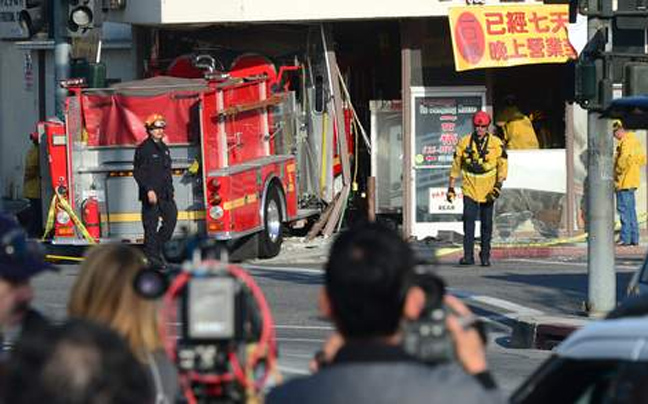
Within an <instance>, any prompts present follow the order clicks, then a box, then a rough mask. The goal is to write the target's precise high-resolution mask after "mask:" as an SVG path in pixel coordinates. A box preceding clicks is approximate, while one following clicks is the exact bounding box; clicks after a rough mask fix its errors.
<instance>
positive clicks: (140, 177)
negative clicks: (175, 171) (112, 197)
mask: <svg viewBox="0 0 648 404" xmlns="http://www.w3.org/2000/svg"><path fill="white" fill-rule="evenodd" d="M133 166H134V167H135V169H134V171H133V175H134V176H135V180H136V181H137V185H138V186H139V199H140V201H146V200H148V198H147V196H146V194H147V193H148V191H155V194H156V195H157V197H158V198H159V199H166V200H169V199H173V179H172V178H171V152H170V151H169V147H168V146H167V145H166V144H164V142H162V141H159V142H155V141H154V140H153V139H151V138H150V137H148V138H147V139H146V140H145V141H143V142H142V143H140V145H139V146H137V149H136V150H135V160H134V162H133Z"/></svg>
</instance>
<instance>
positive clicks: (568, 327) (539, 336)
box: [510, 315, 592, 350]
mask: <svg viewBox="0 0 648 404" xmlns="http://www.w3.org/2000/svg"><path fill="white" fill-rule="evenodd" d="M591 321H592V320H590V319H588V318H584V317H575V316H574V317H556V316H544V315H541V316H520V317H518V318H517V319H515V323H514V325H513V330H512V332H511V341H510V344H511V347H512V348H520V349H543V350H551V349H553V348H554V347H555V346H556V345H558V344H559V343H560V342H562V341H563V340H564V339H565V338H567V337H568V336H569V335H570V334H571V333H572V332H574V331H576V330H577V329H579V328H581V327H583V326H585V325H587V324H589V323H590V322H591Z"/></svg>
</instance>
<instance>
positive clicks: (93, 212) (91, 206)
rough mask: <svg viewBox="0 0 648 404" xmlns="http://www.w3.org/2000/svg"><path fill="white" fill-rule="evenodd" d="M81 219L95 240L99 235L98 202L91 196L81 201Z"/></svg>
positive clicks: (97, 239)
mask: <svg viewBox="0 0 648 404" xmlns="http://www.w3.org/2000/svg"><path fill="white" fill-rule="evenodd" d="M81 220H83V224H84V225H85V227H86V229H87V230H88V233H89V234H90V236H91V237H92V238H94V239H95V241H99V237H100V236H101V219H100V215H99V202H98V201H97V198H95V197H93V196H91V197H89V198H87V199H86V200H84V201H83V202H82V203H81Z"/></svg>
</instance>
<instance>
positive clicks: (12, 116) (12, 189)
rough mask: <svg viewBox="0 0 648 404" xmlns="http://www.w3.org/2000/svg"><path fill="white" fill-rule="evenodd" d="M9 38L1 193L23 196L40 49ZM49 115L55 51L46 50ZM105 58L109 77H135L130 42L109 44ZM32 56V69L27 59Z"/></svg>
mask: <svg viewBox="0 0 648 404" xmlns="http://www.w3.org/2000/svg"><path fill="white" fill-rule="evenodd" d="M22 44H23V45H21V44H19V43H16V42H9V41H0V54H2V57H1V58H0V106H2V107H1V108H0V184H2V189H0V195H2V196H6V197H10V198H19V197H21V196H22V182H23V172H24V161H23V160H24V157H25V155H26V153H27V150H28V148H29V140H28V137H27V135H28V134H29V133H30V132H32V131H34V130H35V129H36V123H37V122H38V120H39V99H38V98H39V83H38V50H35V49H25V46H27V47H28V45H24V43H22ZM43 52H44V54H45V69H46V71H45V80H44V85H45V105H46V116H47V117H50V116H53V114H54V52H53V49H52V46H51V45H49V46H48V49H45V50H44V51H43ZM103 54H104V57H103V61H104V62H105V63H106V70H107V77H108V78H118V79H121V80H122V81H127V80H132V79H134V78H135V67H134V66H135V63H134V60H135V59H134V56H133V54H132V52H131V49H130V44H129V43H128V44H124V43H122V44H118V45H110V44H107V45H106V46H105V47H104V53H103ZM29 58H31V61H32V64H31V70H30V69H29V68H28V63H26V61H28V60H29Z"/></svg>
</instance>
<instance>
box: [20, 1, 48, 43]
mask: <svg viewBox="0 0 648 404" xmlns="http://www.w3.org/2000/svg"><path fill="white" fill-rule="evenodd" d="M48 3H49V2H48V1H47V0H27V1H26V2H25V8H24V9H22V10H20V12H19V13H18V24H19V25H20V27H21V28H22V30H23V32H24V33H25V34H27V37H28V38H31V37H32V36H34V35H35V34H36V33H38V32H42V31H45V30H46V29H47V26H48V17H49V9H48V7H47V6H48Z"/></svg>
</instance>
